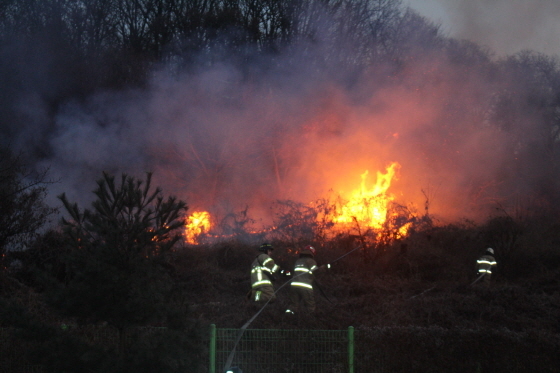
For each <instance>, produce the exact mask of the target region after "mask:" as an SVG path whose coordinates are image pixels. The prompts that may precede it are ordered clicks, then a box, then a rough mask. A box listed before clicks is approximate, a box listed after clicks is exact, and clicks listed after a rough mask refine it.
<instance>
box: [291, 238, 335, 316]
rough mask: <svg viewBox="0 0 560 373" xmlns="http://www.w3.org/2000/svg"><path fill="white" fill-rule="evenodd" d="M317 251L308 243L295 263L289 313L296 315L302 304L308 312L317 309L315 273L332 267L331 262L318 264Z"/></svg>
mask: <svg viewBox="0 0 560 373" xmlns="http://www.w3.org/2000/svg"><path fill="white" fill-rule="evenodd" d="M315 253H316V250H315V248H314V247H313V246H311V245H307V246H306V247H305V248H304V249H303V250H302V251H301V253H300V255H299V258H298V260H297V261H296V263H295V266H294V272H293V278H292V283H291V284H290V307H289V308H288V309H287V310H286V313H287V314H291V315H294V314H295V313H296V312H297V311H298V310H299V308H300V306H302V309H303V310H304V311H305V312H307V313H312V312H314V311H315V295H314V294H313V282H314V280H315V275H316V274H318V273H321V272H323V271H324V270H326V269H327V268H330V264H326V265H322V266H320V267H319V266H317V262H316V261H315V259H314V257H315Z"/></svg>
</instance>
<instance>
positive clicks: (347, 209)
mask: <svg viewBox="0 0 560 373" xmlns="http://www.w3.org/2000/svg"><path fill="white" fill-rule="evenodd" d="M399 169H400V165H399V164H398V163H396V162H393V163H391V164H390V165H389V167H387V170H386V172H385V173H382V172H380V171H377V180H376V182H375V184H374V185H373V186H372V187H371V188H369V189H368V188H367V186H366V183H367V177H368V174H369V171H368V170H366V171H365V172H364V173H363V174H362V175H361V177H362V182H361V185H360V189H356V190H354V191H353V192H352V193H351V194H350V197H349V198H348V199H347V200H345V201H342V202H341V204H340V206H338V208H337V212H336V213H335V216H334V217H333V222H334V223H339V224H354V223H357V224H360V225H365V226H367V227H371V228H374V229H381V228H382V227H383V225H384V224H385V221H386V220H387V211H388V208H389V203H390V202H391V201H393V200H394V197H393V196H392V195H391V194H388V193H387V190H388V189H389V187H390V186H391V181H392V180H393V178H395V175H396V173H397V171H398V170H399Z"/></svg>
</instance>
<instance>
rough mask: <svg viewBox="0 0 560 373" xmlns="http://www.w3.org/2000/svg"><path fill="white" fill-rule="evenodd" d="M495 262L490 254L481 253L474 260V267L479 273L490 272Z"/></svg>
mask: <svg viewBox="0 0 560 373" xmlns="http://www.w3.org/2000/svg"><path fill="white" fill-rule="evenodd" d="M496 264H497V263H496V259H494V257H493V256H492V255H483V256H481V257H480V259H478V260H477V261H476V268H477V271H478V273H479V274H492V267H494V266H495V265H496Z"/></svg>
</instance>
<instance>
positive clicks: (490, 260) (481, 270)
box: [476, 247, 497, 285]
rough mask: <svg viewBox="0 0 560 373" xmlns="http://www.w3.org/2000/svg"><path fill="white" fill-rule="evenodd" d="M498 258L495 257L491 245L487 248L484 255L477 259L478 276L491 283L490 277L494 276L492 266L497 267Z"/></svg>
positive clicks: (486, 282)
mask: <svg viewBox="0 0 560 373" xmlns="http://www.w3.org/2000/svg"><path fill="white" fill-rule="evenodd" d="M496 265H497V263H496V259H495V258H494V249H492V248H491V247H489V248H487V249H486V252H485V253H484V255H482V256H481V257H480V258H478V260H477V261H476V272H477V276H478V278H481V280H482V281H483V282H484V283H485V284H486V285H488V284H490V279H491V277H492V268H494V267H496Z"/></svg>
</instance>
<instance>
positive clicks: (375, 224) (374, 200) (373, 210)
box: [185, 162, 410, 245]
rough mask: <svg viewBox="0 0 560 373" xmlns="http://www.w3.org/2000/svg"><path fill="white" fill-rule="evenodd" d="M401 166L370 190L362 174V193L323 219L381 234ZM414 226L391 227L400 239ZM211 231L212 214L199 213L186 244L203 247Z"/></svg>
mask: <svg viewBox="0 0 560 373" xmlns="http://www.w3.org/2000/svg"><path fill="white" fill-rule="evenodd" d="M399 169H400V164H398V163H397V162H393V163H391V164H390V165H389V166H388V167H387V169H386V172H384V173H383V172H380V171H377V179H376V181H375V184H374V185H373V186H372V187H371V188H368V187H367V185H366V184H367V178H368V174H369V171H367V170H366V171H365V172H364V173H363V174H361V179H362V181H361V184H360V189H357V190H354V191H353V192H352V193H351V194H350V197H349V198H348V199H346V198H344V199H340V200H339V201H338V204H337V206H336V209H335V211H334V213H332V215H330V216H322V217H321V218H322V219H326V220H328V221H331V222H333V223H335V228H334V230H333V232H334V231H336V230H338V229H337V228H339V229H346V228H348V227H349V226H350V225H352V224H358V226H363V227H369V228H372V229H376V230H381V229H383V228H384V227H385V224H386V221H387V219H388V217H390V216H388V214H389V213H390V211H389V209H390V202H392V201H393V200H394V196H393V195H392V194H389V193H388V190H389V187H390V186H391V182H392V181H393V180H396V178H397V173H398V171H399ZM409 226H410V223H407V224H405V225H403V226H401V227H390V228H391V229H394V230H395V232H394V234H395V235H396V237H403V236H406V234H407V231H408V228H409ZM210 228H211V218H210V213H208V212H207V211H199V212H195V213H193V214H192V215H191V216H189V217H188V218H187V220H186V223H185V240H186V242H187V243H189V244H193V245H196V244H199V243H200V242H199V240H200V236H201V235H202V234H208V232H209V231H210Z"/></svg>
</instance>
